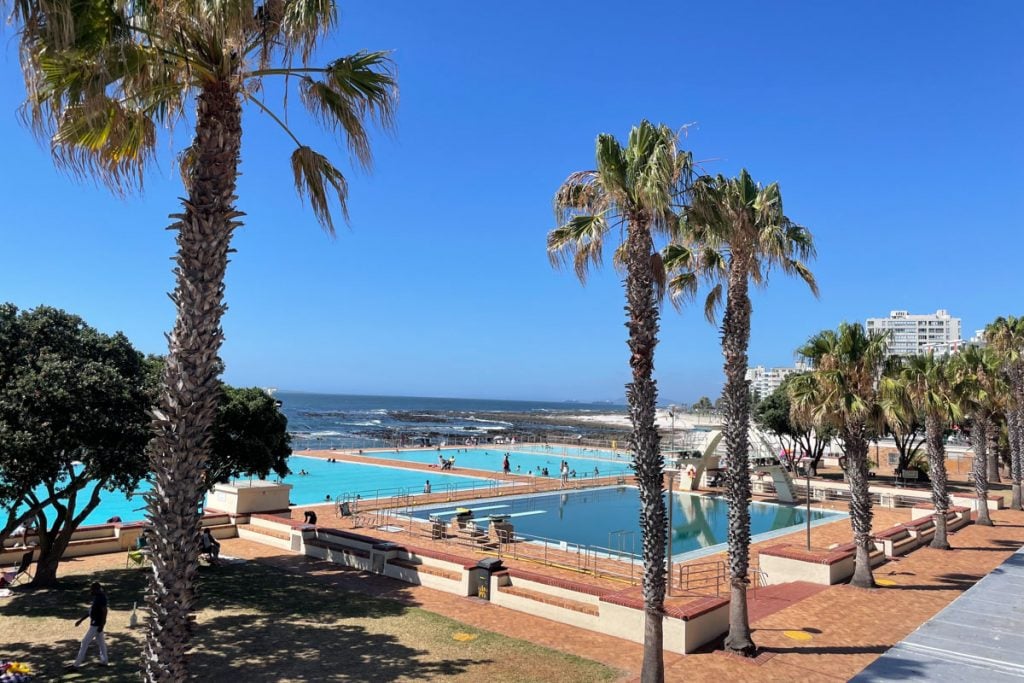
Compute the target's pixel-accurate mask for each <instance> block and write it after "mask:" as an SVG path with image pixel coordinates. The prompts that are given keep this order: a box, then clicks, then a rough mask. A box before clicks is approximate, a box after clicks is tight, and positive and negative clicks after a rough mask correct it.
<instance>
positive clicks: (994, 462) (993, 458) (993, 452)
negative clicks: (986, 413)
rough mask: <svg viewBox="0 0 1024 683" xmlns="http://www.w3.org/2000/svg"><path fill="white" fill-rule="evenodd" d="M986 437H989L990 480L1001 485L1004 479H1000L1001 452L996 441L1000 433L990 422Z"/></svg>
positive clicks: (988, 462)
mask: <svg viewBox="0 0 1024 683" xmlns="http://www.w3.org/2000/svg"><path fill="white" fill-rule="evenodd" d="M985 431H986V435H987V436H988V444H987V445H988V449H987V453H986V464H987V465H988V480H989V481H990V482H995V483H997V484H998V483H1000V482H1002V479H1000V478H999V451H998V450H997V448H996V440H997V439H998V436H999V432H998V431H997V430H996V428H995V425H994V424H992V422H991V421H990V422H989V424H988V425H987V426H986V427H985Z"/></svg>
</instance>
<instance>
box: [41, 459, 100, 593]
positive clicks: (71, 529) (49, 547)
mask: <svg viewBox="0 0 1024 683" xmlns="http://www.w3.org/2000/svg"><path fill="white" fill-rule="evenodd" d="M92 481H93V489H92V493H91V495H90V496H89V500H88V501H87V502H86V504H85V507H84V508H83V509H82V510H80V511H78V513H77V514H76V513H75V506H76V504H77V501H78V493H79V491H80V490H81V489H83V488H84V487H85V486H86V485H87V483H88V482H89V480H87V479H86V477H85V475H84V474H83V475H82V476H81V477H80V478H79V477H76V478H75V479H74V480H73V481H72V482H71V485H69V486H68V487H67V489H66V490H67V491H68V492H69V493H68V503H67V505H66V506H65V505H63V504H61V503H59V502H57V499H56V498H54V500H53V502H52V503H51V505H52V507H53V508H55V509H56V511H57V516H56V517H55V518H54V520H53V526H52V527H50V528H49V529H47V528H46V517H45V516H44V515H43V514H39V515H38V519H39V522H40V524H39V527H38V528H39V559H38V560H36V572H35V575H34V576H33V577H32V583H31V584H30V585H31V586H32V587H34V588H42V587H49V586H56V585H57V570H58V569H59V568H60V561H61V558H63V557H64V551H65V550H67V548H68V544H69V543H70V542H71V536H72V535H74V533H75V530H76V529H78V527H79V526H81V524H82V522H83V521H85V518H86V517H88V516H89V514H90V513H91V512H92V511H93V510H95V509H96V507H97V506H98V505H99V504H100V490H101V489H102V488H103V487H104V486H106V484H107V480H106V479H105V478H101V479H95V480H92ZM79 482H80V483H79ZM47 487H48V489H49V491H50V493H51V494H55V491H54V488H53V486H52V485H51V484H47Z"/></svg>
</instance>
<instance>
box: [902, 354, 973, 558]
mask: <svg viewBox="0 0 1024 683" xmlns="http://www.w3.org/2000/svg"><path fill="white" fill-rule="evenodd" d="M900 379H901V380H902V382H901V384H902V388H903V390H904V392H905V396H906V398H907V400H908V402H909V403H910V406H911V409H912V410H915V411H919V412H922V413H924V428H925V444H926V447H927V450H928V476H929V478H930V479H931V482H932V503H933V504H934V505H935V536H934V537H933V538H932V542H931V547H932V548H938V549H941V550H948V549H949V541H948V540H947V536H946V512H947V511H948V510H949V491H948V490H947V477H946V448H945V446H944V445H943V440H942V436H943V434H944V433H945V430H946V427H947V426H948V425H950V424H953V423H955V422H957V421H958V420H960V419H961V418H962V417H963V413H962V411H961V410H960V405H959V402H958V401H957V391H956V387H955V386H954V385H953V375H952V373H951V372H950V368H949V362H948V361H947V360H945V359H937V358H935V356H934V355H933V354H930V353H929V354H928V355H925V356H913V357H911V358H908V359H907V360H906V362H905V363H904V365H903V367H902V370H901V374H900Z"/></svg>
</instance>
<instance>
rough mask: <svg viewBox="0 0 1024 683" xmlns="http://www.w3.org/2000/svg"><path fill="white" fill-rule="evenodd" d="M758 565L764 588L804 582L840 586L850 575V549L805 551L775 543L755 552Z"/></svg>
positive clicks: (852, 558)
mask: <svg viewBox="0 0 1024 683" xmlns="http://www.w3.org/2000/svg"><path fill="white" fill-rule="evenodd" d="M757 557H758V565H759V566H760V568H761V571H763V572H764V573H765V575H766V578H765V582H766V584H768V585H774V584H778V583H790V582H792V581H807V582H808V583H816V584H819V585H822V586H831V585H833V584H837V583H841V582H843V581H845V580H847V579H849V578H850V577H851V576H853V568H854V553H853V551H852V550H847V549H842V550H840V549H836V550H825V551H816V550H806V549H804V548H800V547H797V546H792V545H786V544H779V545H774V546H771V547H769V548H764V549H763V550H761V551H760V552H759V553H758V556H757Z"/></svg>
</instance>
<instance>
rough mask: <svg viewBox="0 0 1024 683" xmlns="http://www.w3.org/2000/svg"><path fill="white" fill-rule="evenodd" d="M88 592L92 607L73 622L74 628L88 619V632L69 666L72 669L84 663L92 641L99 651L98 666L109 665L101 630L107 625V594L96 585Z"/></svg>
mask: <svg viewBox="0 0 1024 683" xmlns="http://www.w3.org/2000/svg"><path fill="white" fill-rule="evenodd" d="M89 592H90V593H91V595H92V606H91V607H90V608H89V613H88V614H86V615H85V616H84V617H82V618H81V619H79V620H78V621H76V622H75V626H78V625H80V624H81V623H82V622H83V621H85V620H86V619H88V620H89V630H88V631H86V632H85V637H84V638H82V647H81V648H79V650H78V657H77V658H76V659H75V663H74V664H72V665H71V667H72V668H74V669H77V668H78V667H80V666H82V662H84V661H85V653H86V652H87V651H88V650H89V645H91V644H92V641H93V640H95V641H96V646H97V647H98V648H99V651H100V666H107V664H108V663H109V660H108V659H107V642H106V641H105V640H104V639H103V629H104V627H105V626H106V625H107V594H106V593H104V592H103V586H101V585H100V584H98V583H94V584H92V586H91V587H90V589H89Z"/></svg>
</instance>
